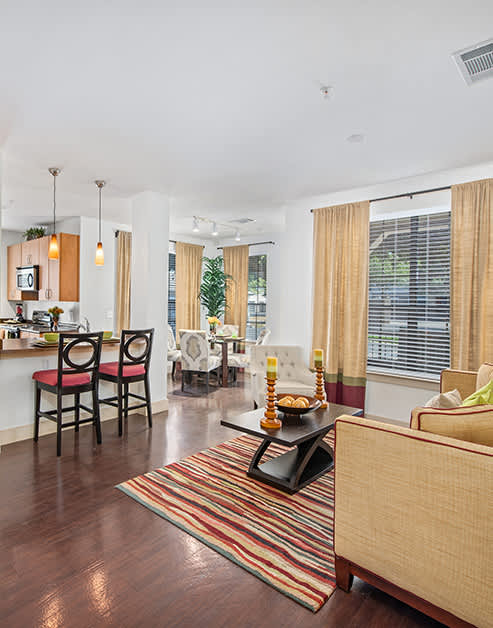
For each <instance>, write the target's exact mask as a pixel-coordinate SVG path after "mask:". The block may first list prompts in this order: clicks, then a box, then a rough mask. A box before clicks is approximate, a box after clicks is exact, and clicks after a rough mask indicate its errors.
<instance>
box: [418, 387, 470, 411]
mask: <svg viewBox="0 0 493 628" xmlns="http://www.w3.org/2000/svg"><path fill="white" fill-rule="evenodd" d="M460 405H462V397H461V396H460V392H459V391H458V390H457V388H456V389H455V390H451V391H450V392H446V393H439V394H438V395H435V396H434V397H432V398H431V399H429V400H428V401H427V402H426V403H425V408H457V407H458V406H460Z"/></svg>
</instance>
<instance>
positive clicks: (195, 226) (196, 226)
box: [192, 216, 200, 233]
mask: <svg viewBox="0 0 493 628" xmlns="http://www.w3.org/2000/svg"><path fill="white" fill-rule="evenodd" d="M192 231H193V232H194V233H198V232H199V231H200V229H199V219H198V218H197V216H194V217H193V229H192Z"/></svg>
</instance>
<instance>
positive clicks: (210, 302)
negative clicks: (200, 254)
mask: <svg viewBox="0 0 493 628" xmlns="http://www.w3.org/2000/svg"><path fill="white" fill-rule="evenodd" d="M203 261H204V268H205V270H204V274H203V276H202V283H201V285H200V294H199V298H200V303H201V305H203V307H204V308H205V311H206V314H207V316H208V317H213V316H216V317H217V318H220V317H221V316H223V314H224V312H225V311H226V286H227V285H228V281H230V280H231V275H227V274H226V273H225V272H224V266H223V258H222V256H221V255H218V256H217V257H204V260H203Z"/></svg>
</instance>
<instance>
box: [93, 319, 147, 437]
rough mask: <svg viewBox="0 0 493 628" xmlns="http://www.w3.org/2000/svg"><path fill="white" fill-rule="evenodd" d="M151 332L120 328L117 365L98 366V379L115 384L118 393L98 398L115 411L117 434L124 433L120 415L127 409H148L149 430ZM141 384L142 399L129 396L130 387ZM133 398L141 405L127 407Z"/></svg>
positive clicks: (126, 411)
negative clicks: (133, 384)
mask: <svg viewBox="0 0 493 628" xmlns="http://www.w3.org/2000/svg"><path fill="white" fill-rule="evenodd" d="M153 338H154V329H134V330H131V329H123V330H122V333H121V337H120V355H119V358H118V362H106V363H103V364H101V365H100V367H99V379H102V380H105V381H107V382H112V383H114V384H116V385H117V394H116V395H115V396H113V397H106V398H105V399H100V400H99V403H105V404H107V405H108V406H113V407H114V408H118V435H119V436H121V435H122V433H123V416H125V418H127V417H128V411H129V410H137V409H138V408H147V421H148V423H149V427H152V409H151V390H150V385H149V363H150V360H151V351H152V341H153ZM134 382H144V390H145V396H144V397H142V395H136V394H135V393H130V392H129V390H128V387H129V384H132V383H134ZM129 397H133V398H134V399H138V400H140V401H143V402H144V403H140V404H136V405H134V406H131V407H129V405H128V399H129Z"/></svg>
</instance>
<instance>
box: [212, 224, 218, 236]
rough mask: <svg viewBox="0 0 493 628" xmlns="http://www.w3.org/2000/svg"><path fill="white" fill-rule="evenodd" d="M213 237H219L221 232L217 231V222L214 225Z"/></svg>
mask: <svg viewBox="0 0 493 628" xmlns="http://www.w3.org/2000/svg"><path fill="white" fill-rule="evenodd" d="M211 233H212V235H213V236H217V235H219V231H218V230H217V224H216V223H215V222H213V223H212V231H211Z"/></svg>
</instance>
